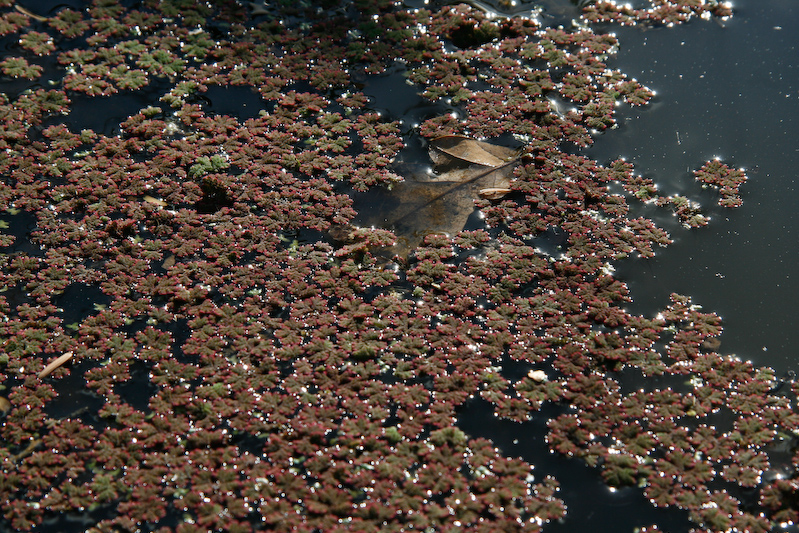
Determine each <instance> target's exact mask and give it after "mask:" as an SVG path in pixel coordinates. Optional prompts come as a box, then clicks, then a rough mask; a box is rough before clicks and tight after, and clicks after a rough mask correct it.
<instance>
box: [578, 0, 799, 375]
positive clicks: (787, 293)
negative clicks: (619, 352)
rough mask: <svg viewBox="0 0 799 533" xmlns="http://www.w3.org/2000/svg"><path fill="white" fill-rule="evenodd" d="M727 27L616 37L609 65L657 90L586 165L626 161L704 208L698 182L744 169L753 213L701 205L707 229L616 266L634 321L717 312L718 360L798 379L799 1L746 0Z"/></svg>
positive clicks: (679, 235) (692, 26) (710, 202)
mask: <svg viewBox="0 0 799 533" xmlns="http://www.w3.org/2000/svg"><path fill="white" fill-rule="evenodd" d="M734 9H735V15H734V17H733V18H732V19H730V20H729V21H727V22H725V23H724V25H723V27H722V25H721V24H718V23H716V22H705V21H698V20H694V21H692V22H690V23H688V24H686V25H683V26H679V27H674V28H656V29H652V28H640V27H635V28H617V27H615V28H613V30H612V31H615V32H616V34H617V35H618V37H619V41H620V50H619V53H618V54H617V55H616V56H615V58H612V59H611V60H609V61H608V63H609V66H611V67H617V68H619V69H620V70H621V71H622V72H625V73H627V74H628V75H630V76H632V77H636V78H637V79H638V80H639V81H641V82H642V83H644V84H645V85H647V86H648V87H650V88H652V89H654V90H655V91H656V92H657V97H656V99H655V101H654V102H653V104H652V105H650V106H648V107H647V108H644V109H642V110H641V109H633V110H630V111H629V112H625V113H624V115H623V117H622V118H621V120H620V125H621V127H620V128H619V129H618V130H615V131H608V132H607V133H605V134H604V135H603V136H601V137H600V138H599V139H597V142H596V144H595V145H594V146H593V147H591V148H590V149H588V150H586V151H585V154H586V155H588V156H590V157H592V158H595V159H597V160H598V161H600V162H606V161H608V160H611V159H615V158H617V157H619V156H624V157H626V158H627V159H628V160H630V161H631V162H633V163H634V164H635V168H636V171H637V172H638V173H641V174H643V175H645V176H649V177H651V178H652V179H653V180H654V181H655V182H656V183H657V184H658V186H659V187H660V188H661V190H663V191H664V192H665V193H667V194H683V195H685V196H688V197H689V198H696V197H697V193H698V191H700V189H699V187H698V185H697V183H696V182H695V181H694V180H693V177H692V176H691V174H690V172H691V171H692V170H694V169H697V168H698V167H700V166H701V165H702V163H703V162H704V161H706V160H708V159H710V158H712V157H720V158H722V160H723V161H725V162H726V163H727V164H730V165H731V166H735V167H744V168H745V169H746V171H747V175H748V176H749V181H748V182H747V183H746V184H744V185H743V187H742V189H741V190H742V196H743V200H744V203H743V206H741V207H740V208H737V209H722V208H719V207H718V206H716V205H715V197H714V196H706V197H704V198H702V196H699V198H700V199H701V201H702V206H703V207H704V208H705V209H708V211H709V212H710V215H711V221H710V224H709V225H708V226H706V227H705V228H701V229H698V230H692V231H681V230H676V231H672V237H673V238H674V240H675V243H674V245H672V246H670V247H668V248H667V249H665V250H663V251H661V252H660V253H659V254H658V256H657V257H656V258H654V259H652V260H649V261H645V262H641V261H637V262H627V263H621V264H618V265H616V266H617V268H618V270H617V275H618V276H619V277H621V278H622V279H624V280H625V281H627V283H628V284H629V285H630V289H631V292H632V295H633V297H634V300H635V302H634V303H633V304H632V305H631V310H633V311H636V312H641V313H652V312H654V311H655V310H656V309H658V308H661V307H662V306H664V305H665V304H666V302H667V301H668V295H669V293H671V292H678V293H681V294H686V295H690V296H692V297H694V301H695V303H697V304H699V305H702V306H703V308H704V310H706V311H714V312H717V313H719V314H720V315H721V316H722V317H723V319H724V326H725V332H724V334H723V335H722V337H721V341H722V345H721V347H720V351H722V352H724V353H735V354H737V355H738V356H739V357H741V358H742V359H751V360H752V361H754V362H755V363H756V364H762V365H768V366H771V367H773V368H775V369H776V370H777V372H778V374H780V373H783V372H786V371H789V370H793V371H796V370H797V369H799V365H798V364H797V363H796V346H797V345H799V328H797V327H796V317H795V316H794V315H793V314H792V311H793V310H794V309H795V306H796V298H797V295H799V271H798V270H797V264H799V247H798V246H797V236H799V210H798V209H797V198H798V197H797V182H796V179H797V178H796V168H797V163H799V147H797V142H796V139H797V136H796V129H797V126H799V63H797V60H796V58H797V48H798V47H799V32H796V30H795V29H796V27H797V24H798V23H799V3H797V2H794V1H791V0H743V1H738V2H736V3H735V5H734Z"/></svg>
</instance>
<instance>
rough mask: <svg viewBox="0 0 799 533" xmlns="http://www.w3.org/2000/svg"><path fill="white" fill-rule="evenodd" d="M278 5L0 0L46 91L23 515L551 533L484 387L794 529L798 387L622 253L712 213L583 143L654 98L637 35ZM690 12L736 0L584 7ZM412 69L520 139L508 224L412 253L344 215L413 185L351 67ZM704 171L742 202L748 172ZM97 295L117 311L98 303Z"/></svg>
mask: <svg viewBox="0 0 799 533" xmlns="http://www.w3.org/2000/svg"><path fill="white" fill-rule="evenodd" d="M271 4H272V3H270V6H265V5H264V6H260V5H254V6H253V5H251V6H248V7H244V6H240V5H238V4H235V3H231V2H216V3H196V2H181V1H172V0H161V1H156V0H148V1H146V2H144V3H143V5H141V6H140V7H139V9H128V8H126V7H123V6H122V5H120V4H119V3H118V2H116V1H111V0H95V1H94V2H93V3H91V5H90V6H88V7H87V8H86V9H84V10H76V9H70V8H60V9H58V10H57V11H56V12H54V13H48V14H41V13H36V14H34V13H30V12H29V11H28V10H26V9H23V8H18V6H15V5H14V4H13V2H11V1H9V0H3V1H1V2H0V6H3V7H2V8H1V9H2V14H1V15H0V34H2V35H3V36H4V37H3V38H4V39H5V41H4V50H6V51H7V52H6V53H7V57H5V58H4V59H3V60H2V61H0V71H2V73H3V75H4V76H5V77H6V79H5V81H6V82H7V83H8V84H12V83H13V84H14V86H18V84H20V83H21V84H22V85H20V86H22V87H24V88H23V89H22V90H20V91H18V93H16V94H8V95H6V96H4V97H3V99H2V101H0V148H2V152H0V175H2V177H3V179H2V182H0V207H2V215H0V219H2V220H3V221H4V224H3V230H2V231H3V233H2V241H0V244H2V246H3V248H2V252H3V253H2V255H1V256H0V265H1V266H2V270H1V271H0V278H1V280H0V285H1V286H2V287H4V290H3V292H2V294H0V313H2V321H1V322H0V332H1V333H0V335H1V337H0V342H2V353H0V383H1V384H2V386H3V387H4V388H3V390H2V391H1V393H2V396H3V398H2V401H0V410H2V412H3V414H2V418H0V471H1V472H2V473H1V474H0V501H3V502H6V504H5V505H3V506H2V510H1V511H0V512H2V516H0V529H13V530H19V531H27V530H35V529H37V528H39V529H41V528H42V527H44V526H42V524H45V523H47V524H53V523H59V522H58V521H61V522H60V523H66V522H68V521H69V520H81V521H82V522H83V523H87V522H88V523H89V525H88V526H86V528H87V530H89V531H110V530H113V531H179V532H189V531H252V530H255V529H264V528H267V529H271V530H275V531H331V532H332V531H344V530H347V531H377V530H380V531H400V530H435V531H455V530H458V531H460V530H464V531H537V530H540V529H542V528H543V529H545V528H546V524H547V523H548V522H550V521H552V520H558V519H560V518H562V517H564V516H565V515H566V513H567V509H566V508H565V506H564V503H563V501H562V500H561V499H560V498H559V495H558V480H557V479H554V478H552V477H548V476H545V477H540V476H537V475H535V472H534V470H533V466H534V465H531V464H529V463H527V462H525V461H522V460H520V459H516V458H511V457H507V456H506V455H504V454H503V452H502V451H501V450H499V449H498V448H497V447H496V445H495V444H494V443H492V442H491V441H489V440H486V439H482V438H471V437H470V436H469V435H467V434H465V433H464V432H463V431H462V430H461V429H460V428H459V427H458V424H457V422H458V417H459V414H460V412H461V411H460V409H462V408H463V407H464V406H466V405H467V404H468V403H469V402H470V401H472V400H473V399H474V398H478V397H481V398H483V399H484V400H486V401H488V402H490V404H492V406H493V408H494V409H495V412H496V414H497V416H500V417H503V418H506V419H510V420H515V421H520V422H521V421H525V420H529V419H530V418H531V417H536V416H543V415H542V414H541V413H540V410H541V407H542V406H543V405H544V404H545V403H548V404H551V405H553V406H556V407H558V408H559V410H558V413H559V414H558V415H557V416H555V417H553V418H552V419H551V420H549V429H548V436H547V442H548V444H549V446H550V447H551V449H552V450H553V452H557V453H560V454H563V455H565V456H572V457H579V458H581V459H583V460H585V461H586V462H587V463H589V464H591V465H594V466H595V467H596V468H597V469H598V471H599V472H600V473H601V475H602V476H603V478H604V479H605V480H606V481H607V483H608V484H609V485H611V486H615V487H618V486H625V485H635V486H639V487H641V490H642V491H643V492H644V493H645V494H646V496H647V497H648V498H649V499H650V500H651V502H652V503H653V505H656V506H664V507H665V506H671V507H678V508H681V509H684V510H686V512H687V513H688V514H689V515H690V517H691V519H692V520H693V521H694V522H695V523H696V527H697V528H698V529H701V530H709V531H725V530H730V529H737V530H739V531H768V530H769V529H770V528H771V527H772V525H773V524H776V523H790V522H795V521H796V520H797V519H799V516H797V513H799V507H797V505H796V501H797V497H798V496H799V474H797V472H796V467H797V466H799V455H794V456H793V457H792V458H791V457H790V454H794V453H795V440H794V434H793V431H794V430H795V428H796V427H797V424H798V423H799V413H797V412H796V409H795V406H794V404H795V401H796V397H795V396H796V394H797V392H799V388H797V386H796V385H795V384H792V385H790V386H780V385H781V383H780V382H779V380H777V379H776V378H775V376H774V375H773V372H772V371H770V370H769V369H766V368H755V367H753V366H752V365H751V364H750V363H747V362H744V361H740V360H738V359H737V358H735V357H734V356H730V355H724V354H721V353H718V352H716V351H715V350H716V348H717V347H718V340H717V337H718V336H719V334H720V333H721V321H720V319H719V317H718V316H716V315H714V314H712V313H705V312H702V311H701V310H700V308H699V307H698V306H697V305H694V304H693V303H692V301H691V299H690V298H688V297H685V296H680V295H676V294H675V295H672V299H671V302H669V303H668V306H667V307H666V308H665V309H663V311H662V312H661V313H659V314H658V315H656V316H652V317H645V316H637V315H633V314H631V313H629V312H627V311H626V310H625V308H624V304H625V302H629V301H630V300H631V295H630V294H629V293H628V290H627V287H626V286H625V284H624V283H623V282H622V281H620V280H617V279H615V278H614V277H613V275H612V265H611V263H610V262H611V261H613V260H620V259H622V258H625V257H631V256H639V257H644V258H646V257H652V256H653V255H654V254H655V253H656V250H657V248H658V247H660V246H665V245H668V244H669V243H670V242H671V240H670V236H669V234H668V233H667V232H666V231H665V230H664V229H662V228H660V227H658V226H657V225H656V224H655V223H654V222H653V221H652V220H649V219H647V218H643V217H641V216H634V215H632V214H631V206H632V205H633V204H640V203H653V204H655V205H660V206H669V208H671V209H673V210H674V212H675V214H676V216H677V217H678V218H679V220H680V221H681V222H682V223H683V224H684V225H686V226H688V227H698V226H701V225H704V224H705V223H707V217H706V216H704V215H703V214H702V213H701V211H700V209H699V206H698V205H697V204H696V203H695V202H693V201H691V200H689V199H688V198H683V197H679V198H674V197H669V198H667V197H662V196H659V195H658V192H657V188H656V187H655V185H654V183H653V182H652V181H651V180H649V179H648V178H644V177H642V176H638V175H636V174H635V173H634V171H633V168H632V166H631V165H630V164H629V163H627V162H625V161H622V160H619V161H616V162H613V163H611V164H610V165H607V166H603V165H600V164H599V163H597V162H596V161H592V160H590V159H587V158H585V157H581V156H579V155H574V154H572V153H569V150H567V149H566V148H567V147H570V146H575V145H576V146H578V147H579V146H586V145H589V144H590V143H591V142H592V135H594V134H595V133H596V132H599V131H603V130H606V129H607V128H609V127H611V126H613V125H614V124H615V117H614V113H615V110H616V108H617V107H618V106H619V105H623V103H624V102H626V103H627V104H630V105H640V104H645V103H646V102H647V101H648V100H650V99H651V98H652V96H653V93H652V91H650V90H649V89H647V88H646V87H643V86H642V85H641V84H639V83H638V82H636V81H635V80H632V79H629V78H627V77H626V76H625V75H624V74H623V73H621V72H618V71H616V70H613V69H610V68H609V67H607V66H606V64H605V63H604V60H605V59H606V58H607V57H608V55H610V54H612V53H613V52H614V50H615V48H616V46H617V42H616V39H615V37H613V36H612V35H603V34H597V33H594V32H593V31H592V30H591V29H590V27H588V26H578V27H575V28H573V29H562V28H557V29H553V28H545V27H542V26H541V25H540V23H539V22H537V21H536V20H534V19H529V18H513V17H511V18H501V17H500V18H492V17H489V16H487V15H486V14H485V13H482V12H481V11H479V10H477V9H475V8H474V7H471V6H467V5H453V6H445V7H441V8H435V9H430V10H425V9H418V10H410V9H407V8H405V7H403V6H402V5H399V4H394V3H392V2H388V1H374V0H369V1H366V0H354V1H352V2H345V3H342V2H331V3H329V4H330V5H331V6H330V8H329V9H327V8H325V7H324V5H325V4H324V3H320V5H321V6H322V7H319V8H318V9H316V8H315V9H307V10H305V9H303V8H301V7H300V8H292V7H286V8H278V7H274V6H271ZM288 4H292V5H294V4H293V3H288ZM297 5H300V4H297ZM694 15H696V16H699V17H701V18H705V17H706V16H711V15H714V16H728V15H729V10H728V8H727V7H726V6H724V5H722V4H717V3H714V2H707V1H703V2H698V1H690V0H688V1H685V2H680V3H677V2H663V1H661V2H656V5H655V6H653V7H652V8H651V9H649V10H631V9H628V8H625V7H622V6H616V5H615V4H611V3H608V2H598V3H596V4H594V5H593V6H590V7H589V8H587V11H586V18H587V20H615V21H621V22H624V23H632V22H635V21H638V22H643V23H648V24H671V23H676V22H683V21H684V20H687V19H688V18H689V16H694ZM396 61H402V62H404V63H405V64H406V65H407V66H408V69H409V71H410V75H409V79H410V81H411V82H413V83H415V84H417V85H418V88H419V92H420V93H423V94H424V95H425V96H426V97H427V98H429V99H431V100H434V101H438V100H440V99H448V100H449V101H450V103H451V104H453V105H457V106H458V107H459V109H461V110H462V111H463V115H462V116H461V117H456V116H454V115H442V116H436V117H431V118H430V119H428V120H426V121H425V122H424V123H423V124H421V125H420V127H419V130H418V132H416V133H418V134H421V135H422V136H424V137H425V138H427V139H433V138H436V137H441V136H443V135H459V136H468V137H497V136H500V135H503V134H509V135H512V136H514V138H515V139H516V141H517V142H518V145H519V146H518V147H519V148H520V153H521V155H520V158H519V164H518V166H517V167H516V168H515V171H514V174H513V177H512V179H510V180H509V183H508V184H507V186H506V187H505V188H506V189H508V191H506V192H507V194H504V196H501V197H498V198H496V199H488V198H483V199H478V200H476V206H477V207H479V208H480V209H481V210H482V212H483V213H484V215H485V223H486V225H485V227H484V228H481V229H472V230H469V231H461V232H458V233H457V234H454V235H439V234H431V235H428V236H427V237H426V239H425V240H424V242H423V244H422V245H420V246H419V247H418V248H417V249H416V250H414V251H413V252H412V253H411V254H410V255H409V256H407V257H386V250H387V249H389V248H390V246H391V245H392V244H393V243H394V241H395V240H396V239H397V235H396V234H394V233H392V231H391V228H386V229H380V228H358V227H355V226H353V225H352V220H353V218H354V217H355V215H356V212H355V210H354V209H353V201H352V199H351V194H350V193H351V192H352V191H361V190H367V189H369V188H373V187H379V186H390V185H391V184H394V183H396V182H397V181H398V180H399V179H401V178H400V177H399V176H398V175H396V174H395V173H394V172H393V171H392V169H391V163H392V160H393V159H394V157H395V156H396V155H397V154H398V152H399V151H400V150H401V149H402V147H403V145H404V140H403V137H402V134H401V130H400V125H399V124H398V122H397V121H396V118H397V117H388V118H385V117H383V116H381V115H380V114H379V113H377V112H375V111H374V110H372V109H370V101H369V98H368V97H366V96H365V95H364V94H362V93H360V92H359V91H358V86H357V85H356V84H354V83H353V81H352V79H351V73H352V72H354V71H356V70H358V71H367V72H371V73H380V72H382V71H383V70H384V69H385V68H386V67H387V66H388V65H391V64H392V63H394V62H396ZM28 80H33V81H35V82H36V83H37V84H36V85H35V86H34V85H30V81H28ZM42 86H44V87H48V88H47V89H44V88H41V87H42ZM215 86H240V87H243V88H251V89H252V90H253V91H255V92H257V93H258V94H259V95H260V97H261V99H262V102H263V109H262V111H261V113H260V114H259V115H258V116H257V117H254V118H249V119H243V118H237V117H232V116H227V115H219V114H215V113H214V112H213V111H212V110H211V109H208V108H206V107H204V106H203V100H202V98H201V95H202V94H203V93H204V92H206V91H207V90H208V89H209V88H210V87H215ZM154 91H162V92H161V93H160V95H158V96H159V97H160V99H159V98H153V101H151V102H149V104H147V105H146V106H145V107H143V108H141V109H139V110H137V112H134V113H131V114H129V116H126V117H120V120H119V122H118V124H119V134H117V135H112V134H111V133H110V132H105V133H103V132H97V131H93V130H91V129H81V130H79V131H74V130H72V129H70V128H69V127H67V126H66V125H65V124H64V115H70V114H71V113H73V112H74V111H73V109H74V106H75V104H74V102H75V101H77V100H80V99H86V98H95V99H114V98H119V99H120V100H119V101H120V102H121V103H122V102H126V101H128V100H124V98H129V97H130V96H133V95H138V94H139V93H142V94H145V95H152V94H153V92H154ZM566 108H568V109H566ZM71 118H75V117H71ZM78 118H79V117H78ZM571 151H573V150H571ZM696 177H697V179H698V180H700V181H701V182H702V183H705V184H707V185H710V186H713V187H717V188H719V191H720V195H721V204H722V205H723V206H734V205H738V204H739V203H740V197H739V196H738V187H739V186H740V185H741V183H742V182H743V180H744V179H745V176H744V175H743V174H742V173H740V172H738V171H735V170H732V169H730V168H729V167H727V166H726V165H724V164H723V163H721V162H717V161H711V162H708V163H706V164H704V166H702V167H701V169H699V170H698V171H697V172H696ZM26 224H30V225H31V228H32V229H30V228H26V227H25V225H26ZM685 231H687V230H685ZM342 232H343V234H344V237H337V235H341V234H342ZM552 233H557V234H558V235H562V236H564V238H563V239H562V242H560V243H559V244H558V246H557V250H555V251H554V252H551V253H548V252H546V251H544V250H542V248H541V243H542V241H544V240H546V237H547V235H551V234H552ZM82 292H85V293H88V294H91V295H94V299H95V300H96V305H95V307H94V308H93V309H92V310H90V311H86V312H83V314H80V316H76V312H75V311H74V310H71V309H70V300H69V298H68V296H69V295H74V294H79V293H82ZM664 304H666V302H664ZM65 354H71V359H70V358H68V357H64V355H65ZM59 357H61V358H60V359H58V358H59ZM67 359H69V361H67ZM51 361H53V362H54V364H52V365H50V366H48V363H50V362H51ZM62 363H64V365H63V366H61V367H59V368H55V366H56V365H58V364H62ZM509 364H513V365H516V366H518V365H522V366H523V367H524V368H525V369H526V370H527V371H528V372H527V373H526V375H525V377H522V378H521V379H517V378H513V377H510V376H509V375H507V374H504V373H503V365H506V366H507V365H509ZM46 367H47V368H46ZM49 372H51V373H49ZM40 373H41V374H40ZM47 373H49V375H47ZM630 375H634V376H638V377H639V378H640V382H641V383H644V385H642V386H641V387H639V388H637V389H636V390H632V391H630V390H627V389H625V388H624V387H622V382H623V378H624V377H625V376H630ZM652 377H657V380H654V379H651V378H652ZM68 398H72V399H71V400H68ZM75 398H80V401H79V403H78V404H77V405H76V404H75V403H74V402H75ZM70 402H72V403H70ZM780 447H782V448H780ZM785 449H789V450H790V454H789V457H788V459H784V456H785V452H784V450H785ZM780 450H782V451H780ZM778 451H780V453H777V452H778ZM780 454H782V455H780ZM780 457H783V459H782V460H780ZM744 496H745V498H744ZM655 529H656V528H651V530H655Z"/></svg>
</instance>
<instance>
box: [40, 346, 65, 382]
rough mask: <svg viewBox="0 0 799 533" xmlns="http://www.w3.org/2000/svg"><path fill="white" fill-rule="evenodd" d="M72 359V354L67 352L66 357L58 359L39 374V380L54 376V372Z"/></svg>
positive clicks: (62, 356)
mask: <svg viewBox="0 0 799 533" xmlns="http://www.w3.org/2000/svg"><path fill="white" fill-rule="evenodd" d="M70 359H72V352H65V353H64V355H61V356H59V357H57V358H56V359H55V360H53V362H52V363H50V364H49V365H47V366H46V367H44V370H42V371H41V372H39V379H42V378H46V377H47V376H49V375H50V374H52V372H53V370H55V369H56V368H58V367H60V366H61V365H63V364H64V363H66V362H67V361H69V360H70Z"/></svg>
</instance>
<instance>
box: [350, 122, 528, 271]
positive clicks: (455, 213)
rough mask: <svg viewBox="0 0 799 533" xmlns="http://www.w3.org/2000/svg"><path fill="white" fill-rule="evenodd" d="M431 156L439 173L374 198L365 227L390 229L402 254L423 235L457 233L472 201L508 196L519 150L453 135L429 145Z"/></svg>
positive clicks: (411, 179) (471, 209) (471, 208)
mask: <svg viewBox="0 0 799 533" xmlns="http://www.w3.org/2000/svg"><path fill="white" fill-rule="evenodd" d="M429 154H430V159H431V160H432V161H433V163H434V164H435V165H436V167H437V169H439V173H437V174H434V175H429V174H426V175H420V176H410V177H409V178H408V179H406V181H404V182H402V183H399V184H397V185H396V186H395V187H394V189H393V190H392V192H391V194H390V196H388V197H386V198H383V199H381V198H379V197H377V195H375V196H373V202H372V203H371V205H370V207H371V208H372V209H374V213H375V218H372V219H371V220H369V221H368V223H370V224H374V225H377V226H381V227H385V228H389V229H391V230H392V231H393V232H394V233H395V234H396V235H397V236H398V237H399V238H400V242H399V244H398V245H397V246H395V247H394V252H395V253H398V254H400V255H407V253H408V252H410V250H411V249H413V248H415V247H416V246H417V245H418V244H419V243H420V242H421V241H422V240H423V239H424V237H425V236H426V235H429V234H432V233H446V234H449V235H454V234H455V233H457V232H459V231H461V230H462V229H463V228H464V226H465V225H466V221H467V220H468V218H469V217H470V216H471V215H472V213H474V209H475V208H474V201H475V200H477V199H479V198H485V199H490V200H498V199H500V198H502V197H503V196H505V195H506V194H508V193H509V192H510V191H511V189H510V184H511V181H512V179H513V171H514V169H515V168H516V165H517V164H518V158H517V154H518V151H517V150H513V149H511V148H506V147H504V146H498V145H494V144H491V143H487V142H484V141H476V140H474V139H469V138H468V137H459V136H454V135H449V136H445V137H438V138H436V139H434V140H432V141H431V143H430V147H429ZM383 202H385V203H383ZM362 213H363V210H362Z"/></svg>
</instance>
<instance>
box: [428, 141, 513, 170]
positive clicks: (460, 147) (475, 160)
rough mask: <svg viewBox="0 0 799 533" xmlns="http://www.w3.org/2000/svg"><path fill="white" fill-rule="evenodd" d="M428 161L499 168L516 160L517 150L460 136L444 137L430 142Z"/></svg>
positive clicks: (438, 163)
mask: <svg viewBox="0 0 799 533" xmlns="http://www.w3.org/2000/svg"><path fill="white" fill-rule="evenodd" d="M429 151H430V159H431V160H432V161H433V163H434V164H435V165H449V164H457V163H458V161H466V162H467V163H472V164H474V165H482V166H485V167H499V166H502V165H504V164H505V163H507V162H508V161H511V160H513V159H515V158H516V156H517V155H518V151H517V150H513V149H511V148H506V147H505V146H498V145H496V144H491V143H487V142H484V141H476V140H474V139H470V138H469V137H462V136H460V135H444V136H443V137H437V138H435V139H433V140H432V141H430V150H429Z"/></svg>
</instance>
